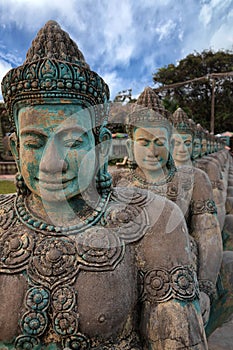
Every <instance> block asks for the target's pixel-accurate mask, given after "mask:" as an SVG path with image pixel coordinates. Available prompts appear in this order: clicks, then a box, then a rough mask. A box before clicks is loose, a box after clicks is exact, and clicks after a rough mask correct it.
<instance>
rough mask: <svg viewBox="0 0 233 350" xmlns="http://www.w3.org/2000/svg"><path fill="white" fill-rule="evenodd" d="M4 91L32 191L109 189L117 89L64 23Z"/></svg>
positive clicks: (48, 30) (15, 148) (42, 34)
mask: <svg viewBox="0 0 233 350" xmlns="http://www.w3.org/2000/svg"><path fill="white" fill-rule="evenodd" d="M2 92H3V97H4V100H5V103H6V107H7V109H8V112H9V115H10V120H11V123H12V126H13V128H14V130H15V135H12V137H11V147H12V152H13V154H14V156H15V159H16V162H17V166H18V170H19V172H20V173H21V174H22V176H23V179H24V181H25V183H26V186H27V187H28V189H29V190H30V191H31V192H32V193H34V194H36V195H38V196H43V197H44V198H45V199H47V200H51V201H59V200H61V196H62V197H65V198H66V199H69V198H70V197H72V196H74V195H76V194H78V193H80V192H82V191H84V190H85V189H86V188H87V186H88V185H89V184H90V183H91V181H93V179H94V178H95V179H96V182H97V183H100V182H101V180H100V178H102V179H103V177H105V180H106V181H105V187H109V185H110V184H111V181H110V178H109V176H108V173H107V168H106V164H107V153H108V147H109V143H108V141H109V140H110V138H111V137H110V133H109V132H108V130H107V129H106V128H105V124H106V122H107V115H108V99H109V89H108V86H107V84H106V83H105V82H104V80H103V79H102V78H101V77H100V76H99V75H98V74H97V73H95V72H93V71H91V70H90V67H89V65H88V64H87V63H86V61H85V59H84V56H83V54H82V53H81V51H80V50H79V48H78V46H77V45H76V44H75V42H74V41H73V40H72V39H71V38H70V37H69V35H68V33H66V32H64V31H63V30H62V29H61V27H60V26H59V25H58V23H56V22H55V21H49V22H47V23H46V24H45V26H44V27H43V28H42V29H41V30H40V31H39V32H38V34H37V36H36V38H35V39H34V40H33V42H32V46H31V48H30V49H29V50H28V53H27V57H26V60H25V62H24V63H23V65H22V66H19V67H17V68H14V69H12V70H11V71H9V72H8V73H7V74H6V76H5V77H4V78H3V81H2ZM102 141H105V142H104V146H101V144H102ZM102 182H103V181H102ZM100 187H101V186H100Z"/></svg>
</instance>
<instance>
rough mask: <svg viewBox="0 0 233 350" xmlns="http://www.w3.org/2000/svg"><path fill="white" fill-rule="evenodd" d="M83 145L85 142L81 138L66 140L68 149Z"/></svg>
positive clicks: (65, 143) (65, 144)
mask: <svg viewBox="0 0 233 350" xmlns="http://www.w3.org/2000/svg"><path fill="white" fill-rule="evenodd" d="M82 143H83V140H82V139H81V138H76V139H67V140H64V146H65V147H67V148H77V147H80V146H81V145H82Z"/></svg>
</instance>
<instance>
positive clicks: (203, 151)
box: [201, 138, 207, 156]
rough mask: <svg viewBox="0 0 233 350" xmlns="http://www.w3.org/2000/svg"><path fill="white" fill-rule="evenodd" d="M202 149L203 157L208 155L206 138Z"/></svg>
mask: <svg viewBox="0 0 233 350" xmlns="http://www.w3.org/2000/svg"><path fill="white" fill-rule="evenodd" d="M201 148H202V153H201V155H202V156H204V155H205V154H207V141H206V139H205V138H203V139H202V142H201Z"/></svg>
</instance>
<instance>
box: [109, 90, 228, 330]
mask: <svg viewBox="0 0 233 350" xmlns="http://www.w3.org/2000/svg"><path fill="white" fill-rule="evenodd" d="M177 113H178V114H179V115H178V116H177V115H176V116H175V117H174V116H173V118H171V115H170V114H169V113H168V111H166V110H165V109H164V107H163V106H162V103H161V101H160V100H159V98H158V96H157V95H156V94H155V92H154V91H153V90H152V89H151V88H145V90H144V91H143V92H142V94H141V95H140V96H139V98H138V100H137V103H136V105H135V106H134V107H133V111H132V113H131V114H130V115H129V116H128V129H129V130H128V134H129V138H130V139H129V141H128V151H129V166H130V170H120V171H119V170H118V171H116V172H114V174H113V183H114V185H116V186H137V187H140V188H146V189H149V190H151V191H152V192H154V193H157V194H160V195H162V196H165V197H167V198H168V199H170V200H172V201H173V202H175V203H176V204H177V205H178V206H179V207H180V208H181V210H182V212H183V214H184V216H185V218H186V222H187V224H188V226H189V233H190V239H191V244H192V250H193V257H194V261H195V266H196V269H197V276H198V280H199V286H200V290H201V306H202V314H203V319H204V322H205V324H206V323H207V322H208V318H209V311H210V302H211V301H212V300H213V299H214V295H215V293H216V281H217V277H218V273H219V269H220V265H221V260H222V239H221V232H220V228H219V223H218V220H217V217H216V206H215V203H214V201H213V193H212V188H211V183H210V181H209V179H208V177H207V175H206V174H205V173H204V172H203V171H201V170H199V169H195V168H194V167H193V166H192V162H191V158H190V157H191V154H192V142H193V134H192V131H191V130H190V127H189V126H191V124H190V123H186V122H185V121H184V120H183V117H182V116H181V115H180V114H183V112H182V111H181V110H180V109H179V110H178V112H177ZM176 117H177V120H176V122H175V119H176ZM187 119H188V118H187ZM169 120H171V121H173V122H174V124H175V127H176V128H177V132H176V133H174V134H173V136H172V128H171V123H170V122H169ZM172 150H173V157H172V155H171V152H172ZM173 158H174V160H175V162H176V163H177V165H178V166H177V168H176V167H175V165H174V162H173ZM213 256H214V259H213V258H212V257H213Z"/></svg>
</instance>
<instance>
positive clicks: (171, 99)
mask: <svg viewBox="0 0 233 350" xmlns="http://www.w3.org/2000/svg"><path fill="white" fill-rule="evenodd" d="M228 72H231V73H232V75H228V74H227V75H226V74H225V75H224V73H228ZM153 81H154V83H155V84H156V86H158V88H156V89H155V90H156V91H157V92H158V93H159V94H160V95H161V96H162V98H163V101H164V104H165V106H166V107H167V108H168V109H169V110H170V111H171V112H174V110H175V109H176V108H177V107H181V108H183V109H184V110H185V112H186V113H187V114H188V115H189V117H190V118H193V120H194V121H195V122H196V123H201V125H202V126H203V127H205V128H207V129H210V119H211V98H212V92H213V84H214V96H215V100H214V116H215V129H214V131H215V133H219V132H223V131H225V130H230V131H233V123H232V118H233V93H232V91H233V52H232V51H217V52H213V51H211V50H208V51H203V52H201V53H198V52H195V53H193V54H189V55H188V56H187V57H185V58H184V59H182V60H181V61H179V63H178V65H176V66H175V65H174V64H169V65H168V66H165V67H162V68H160V69H159V70H158V71H157V72H156V73H154V74H153ZM183 82H186V83H185V84H184V83H183Z"/></svg>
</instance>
